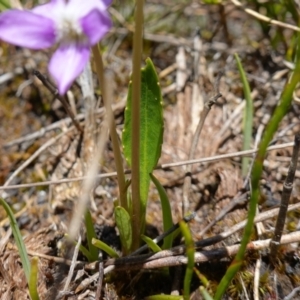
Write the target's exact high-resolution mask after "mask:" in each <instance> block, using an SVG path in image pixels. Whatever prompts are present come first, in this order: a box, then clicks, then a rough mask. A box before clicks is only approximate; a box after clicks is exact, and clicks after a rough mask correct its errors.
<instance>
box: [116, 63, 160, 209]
mask: <svg viewBox="0 0 300 300" xmlns="http://www.w3.org/2000/svg"><path fill="white" fill-rule="evenodd" d="M141 81H142V82H141V106H140V195H141V201H142V205H141V207H142V213H144V212H145V207H146V202H147V197H148V190H149V184H150V177H149V174H150V173H151V172H152V171H153V169H154V167H155V166H156V164H157V162H158V159H159V157H160V153H161V144H162V138H163V112H162V96H161V90H160V85H159V82H158V76H157V73H156V71H155V68H154V65H153V63H152V61H151V59H150V58H148V59H147V60H146V66H145V67H144V68H142V73H141ZM131 109H132V84H131V83H130V84H129V91H128V99H127V106H126V110H125V123H124V130H123V136H122V142H123V147H124V155H125V158H126V160H127V162H128V164H129V165H130V166H131V165H132V162H131V151H132V149H131V136H132V134H133V132H134V128H132V120H131Z"/></svg>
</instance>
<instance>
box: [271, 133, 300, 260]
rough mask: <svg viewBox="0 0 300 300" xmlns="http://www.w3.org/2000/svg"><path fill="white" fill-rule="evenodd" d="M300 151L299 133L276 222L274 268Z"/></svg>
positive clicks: (272, 255) (272, 249) (272, 253)
mask: <svg viewBox="0 0 300 300" xmlns="http://www.w3.org/2000/svg"><path fill="white" fill-rule="evenodd" d="M299 150H300V133H297V134H296V135H295V145H294V148H293V154H292V158H291V162H290V167H289V171H288V174H287V177H286V179H285V182H284V185H283V191H282V197H281V203H280V209H279V214H278V218H277V221H276V226H275V232H274V236H273V238H272V242H271V249H270V258H271V261H272V264H273V266H275V264H276V259H277V253H278V249H279V245H280V238H281V236H282V232H283V227H284V223H285V218H286V212H287V208H288V205H289V200H290V196H291V193H292V190H293V182H294V178H295V173H296V168H297V162H298V157H299Z"/></svg>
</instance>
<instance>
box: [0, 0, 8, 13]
mask: <svg viewBox="0 0 300 300" xmlns="http://www.w3.org/2000/svg"><path fill="white" fill-rule="evenodd" d="M7 9H10V3H9V0H0V11H4V10H7Z"/></svg>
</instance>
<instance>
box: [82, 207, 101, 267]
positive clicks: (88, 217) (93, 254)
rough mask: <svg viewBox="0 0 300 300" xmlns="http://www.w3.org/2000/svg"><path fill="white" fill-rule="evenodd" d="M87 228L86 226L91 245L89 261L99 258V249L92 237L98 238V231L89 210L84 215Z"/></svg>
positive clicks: (88, 240) (89, 244)
mask: <svg viewBox="0 0 300 300" xmlns="http://www.w3.org/2000/svg"><path fill="white" fill-rule="evenodd" d="M84 221H85V228H86V238H87V242H88V246H89V253H90V259H89V261H90V262H92V261H96V260H97V259H98V252H99V251H98V249H97V247H95V246H94V245H93V243H92V239H93V238H96V237H97V236H96V232H95V228H94V224H93V220H92V215H91V213H90V211H89V210H87V211H86V213H85V216H84Z"/></svg>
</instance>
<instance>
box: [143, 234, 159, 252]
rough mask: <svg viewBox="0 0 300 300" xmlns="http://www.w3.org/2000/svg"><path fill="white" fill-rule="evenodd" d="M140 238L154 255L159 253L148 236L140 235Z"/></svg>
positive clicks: (156, 246) (157, 247)
mask: <svg viewBox="0 0 300 300" xmlns="http://www.w3.org/2000/svg"><path fill="white" fill-rule="evenodd" d="M141 238H142V240H143V241H144V242H145V243H146V244H147V245H148V247H149V248H150V249H151V250H152V251H153V252H154V253H156V252H159V251H161V248H160V247H159V246H158V245H157V244H156V243H154V242H153V240H152V239H151V238H149V237H148V236H146V235H143V234H142V235H141Z"/></svg>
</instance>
